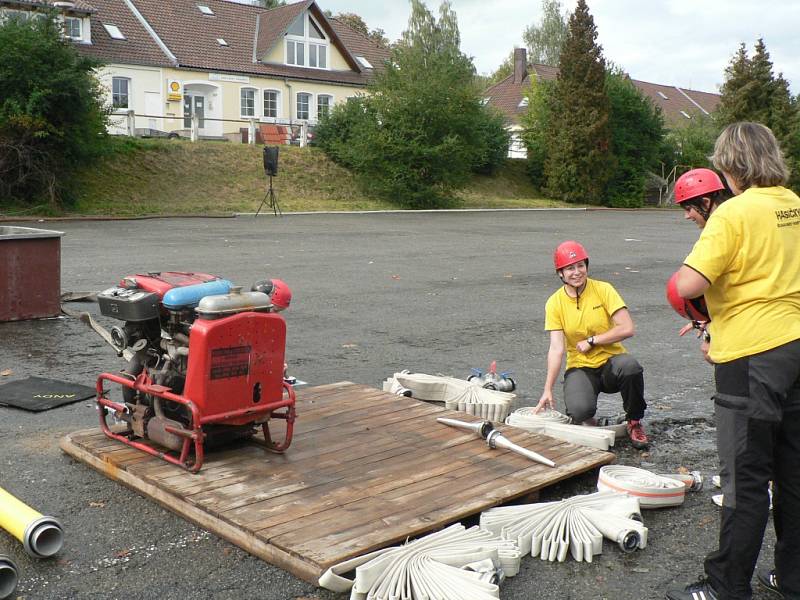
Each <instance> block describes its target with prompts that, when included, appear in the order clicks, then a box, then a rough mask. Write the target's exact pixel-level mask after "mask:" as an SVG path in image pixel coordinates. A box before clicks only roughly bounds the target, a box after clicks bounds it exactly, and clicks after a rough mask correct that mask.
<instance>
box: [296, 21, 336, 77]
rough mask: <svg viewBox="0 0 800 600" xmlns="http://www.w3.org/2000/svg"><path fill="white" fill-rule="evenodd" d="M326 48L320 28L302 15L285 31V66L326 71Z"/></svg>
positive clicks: (325, 39) (327, 44) (326, 42)
mask: <svg viewBox="0 0 800 600" xmlns="http://www.w3.org/2000/svg"><path fill="white" fill-rule="evenodd" d="M328 46H329V41H328V39H327V38H326V37H325V34H324V33H323V32H322V29H321V28H320V26H319V25H318V24H317V23H316V22H315V21H314V19H312V18H311V16H310V15H309V14H308V13H303V14H302V15H300V16H299V17H298V18H297V19H296V20H295V21H294V22H293V23H292V24H291V25H290V26H289V28H288V29H287V30H286V64H287V65H297V66H298V67H311V68H314V69H327V68H328Z"/></svg>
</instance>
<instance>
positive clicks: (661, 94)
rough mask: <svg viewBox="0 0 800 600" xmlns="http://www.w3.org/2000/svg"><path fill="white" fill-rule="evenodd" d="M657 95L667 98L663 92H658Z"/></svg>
mask: <svg viewBox="0 0 800 600" xmlns="http://www.w3.org/2000/svg"><path fill="white" fill-rule="evenodd" d="M658 95H659V96H661V97H662V98H663V99H664V100H669V98H668V97H667V95H666V94H665V93H664V92H658Z"/></svg>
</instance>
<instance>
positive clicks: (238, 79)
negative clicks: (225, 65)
mask: <svg viewBox="0 0 800 600" xmlns="http://www.w3.org/2000/svg"><path fill="white" fill-rule="evenodd" d="M208 80H209V81H233V82H235V83H250V78H249V77H247V76H246V75H228V74H227V73H209V74H208Z"/></svg>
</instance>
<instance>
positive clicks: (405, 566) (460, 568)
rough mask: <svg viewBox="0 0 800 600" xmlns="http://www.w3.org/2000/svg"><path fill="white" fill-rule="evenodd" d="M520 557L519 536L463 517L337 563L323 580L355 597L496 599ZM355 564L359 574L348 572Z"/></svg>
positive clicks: (374, 599) (362, 599)
mask: <svg viewBox="0 0 800 600" xmlns="http://www.w3.org/2000/svg"><path fill="white" fill-rule="evenodd" d="M520 557H521V554H520V551H519V548H517V546H516V544H514V543H513V542H510V541H507V540H501V539H499V538H497V537H495V536H493V535H492V534H491V533H490V532H488V531H486V530H483V529H480V528H479V527H470V528H469V529H467V528H465V527H464V526H463V525H461V524H460V523H457V524H455V525H451V526H450V527H447V528H446V529H443V530H441V531H437V532H436V533H432V534H429V535H426V536H424V537H421V538H419V539H416V540H413V541H411V542H408V543H407V544H404V545H402V546H396V547H392V548H385V549H383V550H378V551H376V552H371V553H369V554H365V555H364V556H359V557H356V558H354V559H351V560H348V561H345V562H343V563H340V564H338V565H334V566H333V567H331V568H330V569H328V570H327V571H325V573H323V575H322V577H320V579H319V585H320V587H324V588H326V589H329V590H332V591H334V592H346V591H348V590H351V592H350V598H351V600H416V599H419V598H436V599H437V600H494V599H497V598H499V597H500V591H499V590H500V588H499V585H498V584H499V582H500V580H502V578H503V577H506V576H507V577H513V576H514V575H516V574H517V573H518V572H519V563H520ZM492 565H493V567H492ZM353 569H355V579H353V580H350V579H347V578H345V577H344V576H343V574H344V573H348V572H349V571H352V570H353Z"/></svg>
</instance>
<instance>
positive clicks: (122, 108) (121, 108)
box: [111, 75, 133, 112]
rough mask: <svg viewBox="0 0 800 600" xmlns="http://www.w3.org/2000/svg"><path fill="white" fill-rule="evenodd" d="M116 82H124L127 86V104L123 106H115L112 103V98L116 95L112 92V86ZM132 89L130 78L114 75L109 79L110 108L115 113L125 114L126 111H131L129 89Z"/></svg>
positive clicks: (130, 93)
mask: <svg viewBox="0 0 800 600" xmlns="http://www.w3.org/2000/svg"><path fill="white" fill-rule="evenodd" d="M117 81H125V82H126V83H127V86H128V89H127V93H126V94H125V95H126V97H127V104H126V105H125V106H116V105H115V103H114V96H116V95H117V93H116V92H115V91H114V84H115V83H116V82H117ZM132 87H133V86H132V82H131V78H130V77H125V76H124V75H114V76H112V77H111V107H112V108H113V109H114V110H115V111H117V112H120V111H121V112H126V111H129V110H131V108H133V107H132V106H131V104H132V102H131V100H132V92H131V88H132Z"/></svg>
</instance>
